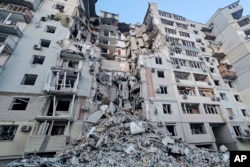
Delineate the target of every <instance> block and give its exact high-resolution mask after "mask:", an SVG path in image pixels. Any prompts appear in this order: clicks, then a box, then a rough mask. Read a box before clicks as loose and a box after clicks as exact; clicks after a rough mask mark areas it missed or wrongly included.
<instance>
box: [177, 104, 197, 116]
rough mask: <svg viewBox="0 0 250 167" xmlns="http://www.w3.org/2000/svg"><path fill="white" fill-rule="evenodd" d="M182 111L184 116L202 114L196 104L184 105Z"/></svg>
mask: <svg viewBox="0 0 250 167" xmlns="http://www.w3.org/2000/svg"><path fill="white" fill-rule="evenodd" d="M181 107H182V110H183V113H184V114H200V111H199V104H196V103H182V104H181Z"/></svg>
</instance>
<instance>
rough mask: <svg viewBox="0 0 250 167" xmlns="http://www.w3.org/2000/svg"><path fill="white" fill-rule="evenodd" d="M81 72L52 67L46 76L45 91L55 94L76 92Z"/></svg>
mask: <svg viewBox="0 0 250 167" xmlns="http://www.w3.org/2000/svg"><path fill="white" fill-rule="evenodd" d="M79 76H80V72H78V71H77V70H74V69H72V70H71V69H62V68H60V67H52V68H51V69H50V70H49V71H48V74H47V76H46V80H45V85H44V91H46V92H49V93H54V94H75V92H76V90H77V86H78V83H79Z"/></svg>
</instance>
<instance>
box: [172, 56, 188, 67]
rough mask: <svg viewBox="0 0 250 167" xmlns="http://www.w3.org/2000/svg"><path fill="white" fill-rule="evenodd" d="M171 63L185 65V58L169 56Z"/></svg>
mask: <svg viewBox="0 0 250 167" xmlns="http://www.w3.org/2000/svg"><path fill="white" fill-rule="evenodd" d="M171 60H172V61H171V64H172V65H179V66H187V63H186V60H183V59H176V58H171Z"/></svg>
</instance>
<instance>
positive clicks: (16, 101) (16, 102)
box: [10, 97, 30, 110]
mask: <svg viewBox="0 0 250 167" xmlns="http://www.w3.org/2000/svg"><path fill="white" fill-rule="evenodd" d="M29 100H30V98H21V97H14V98H13V100H12V103H11V105H10V110H26V107H27V105H28V103H29Z"/></svg>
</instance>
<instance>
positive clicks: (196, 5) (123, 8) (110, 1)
mask: <svg viewBox="0 0 250 167" xmlns="http://www.w3.org/2000/svg"><path fill="white" fill-rule="evenodd" d="M236 1H237V0H207V1H206V0H151V1H150V2H155V3H157V6H158V9H160V10H163V11H166V12H170V13H174V14H177V15H181V16H184V17H185V18H186V19H188V20H192V21H196V22H200V23H206V22H207V21H208V19H209V18H210V17H211V16H212V15H213V14H214V12H215V11H216V10H217V9H219V8H223V7H225V6H228V5H230V4H232V3H234V2H236ZM240 5H242V6H243V8H244V10H243V15H250V0H241V1H240ZM147 8H148V1H147V0H98V1H97V3H96V13H97V15H99V13H100V10H104V11H107V12H111V13H116V14H119V18H120V19H119V21H120V22H125V23H132V24H134V23H136V22H140V23H142V21H143V18H144V16H145V13H146V11H147Z"/></svg>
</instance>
